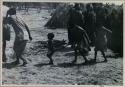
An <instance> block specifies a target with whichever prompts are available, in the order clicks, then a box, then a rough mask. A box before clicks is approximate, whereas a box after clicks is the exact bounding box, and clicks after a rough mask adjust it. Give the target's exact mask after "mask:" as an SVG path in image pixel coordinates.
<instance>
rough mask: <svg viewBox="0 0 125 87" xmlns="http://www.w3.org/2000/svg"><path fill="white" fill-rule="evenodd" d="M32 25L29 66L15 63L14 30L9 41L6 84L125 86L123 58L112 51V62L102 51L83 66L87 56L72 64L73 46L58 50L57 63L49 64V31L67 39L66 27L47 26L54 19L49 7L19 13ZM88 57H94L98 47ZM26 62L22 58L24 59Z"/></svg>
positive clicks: (5, 67) (54, 58) (28, 52)
mask: <svg viewBox="0 0 125 87" xmlns="http://www.w3.org/2000/svg"><path fill="white" fill-rule="evenodd" d="M18 14H20V15H21V16H22V17H23V19H24V21H25V22H26V23H27V25H28V26H29V28H30V31H31V35H32V37H33V40H32V41H28V43H27V46H26V49H25V52H24V54H23V57H24V58H25V59H26V60H27V61H28V64H27V65H26V66H20V65H18V66H13V65H11V62H13V61H14V60H15V58H14V56H13V49H12V47H13V42H14V31H13V29H12V33H11V41H8V42H7V49H6V54H7V59H8V60H7V63H6V64H3V71H2V74H3V77H2V84H3V85H10V84H14V85H41V84H43V85H47V84H48V85H75V84H77V85H122V84H123V58H121V57H116V56H115V54H114V53H113V52H112V51H111V50H108V52H106V56H107V57H108V62H107V63H106V62H102V61H103V60H104V58H103V57H102V55H101V53H100V52H99V53H98V57H97V63H92V64H89V65H83V64H82V63H83V62H84V59H83V58H82V57H81V56H78V60H77V63H76V64H71V61H72V60H73V59H74V55H73V51H72V49H70V48H69V47H67V48H66V49H62V50H60V51H57V52H56V53H55V54H54V56H53V60H54V65H48V64H47V63H48V62H49V59H48V58H47V57H46V53H47V49H46V48H45V47H44V46H43V45H42V42H44V41H46V40H47V37H46V36H47V33H49V32H53V33H54V34H55V39H56V40H63V39H64V40H67V30H66V29H47V28H44V25H45V23H46V22H47V21H48V19H49V18H50V13H49V12H48V10H45V9H44V10H41V12H40V13H37V12H36V11H35V10H32V11H31V10H30V11H29V14H25V12H24V11H20V12H18ZM87 57H88V59H93V58H94V48H93V47H92V48H91V52H90V53H89V56H87ZM21 63H22V61H21Z"/></svg>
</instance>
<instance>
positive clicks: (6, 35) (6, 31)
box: [2, 17, 10, 62]
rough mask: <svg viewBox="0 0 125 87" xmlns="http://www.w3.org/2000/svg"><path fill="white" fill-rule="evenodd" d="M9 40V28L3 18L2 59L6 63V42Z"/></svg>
mask: <svg viewBox="0 0 125 87" xmlns="http://www.w3.org/2000/svg"><path fill="white" fill-rule="evenodd" d="M9 40H10V26H9V25H8V24H7V19H6V18H5V17H4V18H3V43H2V45H3V54H2V59H3V62H6V60H7V58H6V52H5V50H6V41H9Z"/></svg>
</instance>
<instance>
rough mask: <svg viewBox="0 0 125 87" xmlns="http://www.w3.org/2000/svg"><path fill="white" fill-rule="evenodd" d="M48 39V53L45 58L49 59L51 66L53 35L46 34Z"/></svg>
mask: <svg viewBox="0 0 125 87" xmlns="http://www.w3.org/2000/svg"><path fill="white" fill-rule="evenodd" d="M47 37H48V41H47V42H48V44H47V47H48V52H47V57H48V58H49V59H50V62H49V64H53V59H52V55H53V54H54V50H55V49H54V42H53V38H54V34H53V33H48V35H47Z"/></svg>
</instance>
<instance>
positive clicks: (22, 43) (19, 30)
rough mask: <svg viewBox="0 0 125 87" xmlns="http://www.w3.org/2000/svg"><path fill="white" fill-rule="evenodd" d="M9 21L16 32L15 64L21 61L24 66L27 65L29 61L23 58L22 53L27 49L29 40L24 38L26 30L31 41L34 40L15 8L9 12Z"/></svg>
mask: <svg viewBox="0 0 125 87" xmlns="http://www.w3.org/2000/svg"><path fill="white" fill-rule="evenodd" d="M7 20H8V23H9V24H10V25H12V27H13V29H14V31H15V42H14V46H13V49H14V51H15V54H16V61H15V62H13V63H14V64H19V59H21V60H22V61H23V65H25V64H27V61H26V60H25V59H24V58H22V53H23V51H24V49H25V47H26V43H27V41H28V40H25V38H24V36H25V35H24V32H25V31H24V29H26V31H27V32H28V35H29V39H30V40H32V37H31V34H30V31H29V28H28V26H27V25H26V24H25V22H24V21H23V20H22V19H21V18H19V17H18V16H17V15H16V9H15V8H10V9H9V10H8V12H7Z"/></svg>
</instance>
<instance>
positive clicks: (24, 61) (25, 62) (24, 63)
mask: <svg viewBox="0 0 125 87" xmlns="http://www.w3.org/2000/svg"><path fill="white" fill-rule="evenodd" d="M20 59H21V60H22V61H23V64H22V65H23V66H24V65H26V64H27V61H26V60H25V59H24V58H23V57H22V56H20Z"/></svg>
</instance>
